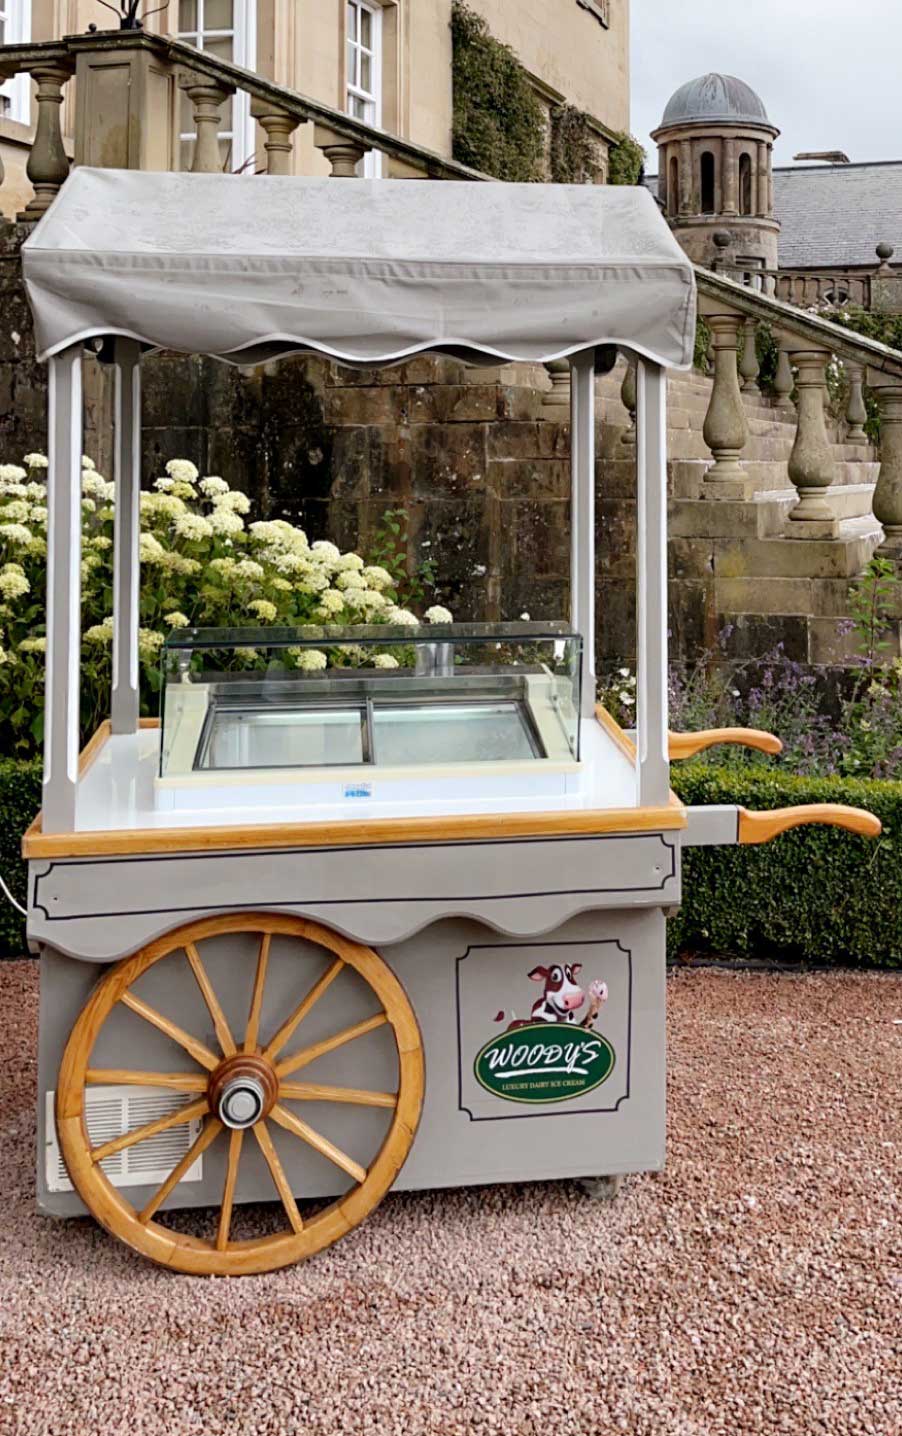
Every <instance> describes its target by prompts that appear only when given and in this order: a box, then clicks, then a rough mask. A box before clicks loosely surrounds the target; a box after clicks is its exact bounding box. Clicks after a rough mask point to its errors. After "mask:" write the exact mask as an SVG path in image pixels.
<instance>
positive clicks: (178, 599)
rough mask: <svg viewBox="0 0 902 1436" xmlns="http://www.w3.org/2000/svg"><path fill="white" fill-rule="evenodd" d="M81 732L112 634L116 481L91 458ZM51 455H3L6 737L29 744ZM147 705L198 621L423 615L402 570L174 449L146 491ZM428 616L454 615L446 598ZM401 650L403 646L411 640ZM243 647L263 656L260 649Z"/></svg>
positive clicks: (92, 717)
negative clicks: (264, 502)
mask: <svg viewBox="0 0 902 1436" xmlns="http://www.w3.org/2000/svg"><path fill="white" fill-rule="evenodd" d="M82 465H83V472H82V511H83V512H82V622H83V646H82V666H81V695H82V714H81V718H82V733H83V735H86V734H89V733H91V732H93V730H94V729H95V728H96V727H97V725H98V723H99V722H100V721H101V720H102V719H103V718H104V717H105V716H106V715H107V713H108V711H109V691H110V682H111V669H112V652H111V650H112V638H113V620H112V606H113V516H114V486H113V484H112V483H110V482H108V481H107V479H105V478H104V477H103V475H102V474H99V473H98V472H97V470H96V469H95V467H94V464H93V462H92V461H91V460H90V459H88V458H85V459H83V460H82ZM46 470H47V459H46V457H45V456H44V455H43V454H27V455H26V456H25V458H24V459H23V461H22V464H21V465H19V464H2V465H0V751H2V752H4V753H6V754H7V755H10V756H12V755H17V756H21V757H27V756H29V755H30V754H32V753H34V752H35V751H36V749H37V747H38V746H39V744H40V741H41V738H42V735H43V708H44V653H45V649H46V627H45V621H46V615H45V608H44V602H45V590H46V566H47V485H46ZM140 502H141V540H140V542H141V628H140V633H139V643H138V652H139V659H140V667H141V700H142V712H144V713H147V714H150V713H154V712H155V711H156V708H157V699H156V697H155V694H156V692H157V691H158V690H159V687H160V682H161V678H160V668H159V664H160V650H161V648H162V646H163V642H164V640H165V638H166V636H167V634H168V633H171V632H172V631H173V630H175V629H179V628H187V627H189V626H203V627H220V626H248V627H255V628H256V627H261V628H266V627H280V628H283V627H294V626H296V625H307V624H323V623H328V624H359V623H390V624H396V625H402V626H409V627H411V628H413V627H415V626H416V625H417V624H418V623H419V619H418V618H417V616H416V615H415V614H414V613H412V612H411V611H410V610H409V609H407V608H405V607H403V606H402V605H401V604H400V603H399V601H398V591H397V584H396V580H395V578H394V577H393V576H392V574H391V573H389V572H388V570H387V569H386V568H383V567H381V566H380V565H378V564H367V563H366V562H365V560H364V559H363V558H361V556H360V555H359V554H357V553H342V552H341V551H340V550H339V549H338V548H337V547H336V546H335V544H332V543H328V542H326V541H323V540H320V541H318V542H316V543H313V544H311V543H309V542H308V540H307V535H306V534H305V533H304V532H303V530H302V529H300V528H295V527H293V526H292V525H291V524H289V523H287V522H285V521H284V520H281V519H273V520H269V521H259V522H253V521H251V520H250V507H251V506H250V501H249V499H248V498H247V495H246V494H243V493H241V492H239V491H238V490H235V489H231V488H230V487H229V485H228V484H227V483H226V482H225V480H224V479H221V478H219V477H217V476H215V475H210V476H208V477H206V478H201V477H200V475H199V473H198V470H197V469H196V468H195V466H194V464H192V463H190V462H189V461H188V460H186V459H173V460H172V461H171V462H170V463H168V464H167V465H166V473H165V475H163V476H162V477H160V478H158V479H157V480H156V481H155V483H154V485H153V488H152V490H150V491H149V492H143V493H142V494H141V501H140ZM424 616H425V619H426V621H427V622H432V623H447V622H449V621H450V620H451V614H450V613H449V612H448V610H447V609H445V608H441V607H438V606H435V607H433V608H430V609H428V610H427V612H426V614H425V615H424ZM402 652H403V650H402ZM397 653H398V650H397V648H394V649H387V650H386V651H385V652H382V653H378V654H376V655H375V656H373V655H369V654H367V652H366V651H364V650H363V649H356V650H352V649H349V647H348V646H344V647H343V648H341V649H334V650H330V649H329V648H327V647H325V648H324V649H322V650H320V649H308V648H305V649H291V650H289V651H288V661H289V662H293V663H295V664H296V665H297V667H298V668H300V669H304V670H307V671H315V670H317V669H322V668H325V667H327V666H328V665H329V663H330V662H338V663H342V664H348V663H366V662H368V661H372V662H373V663H374V665H375V666H377V667H380V668H393V667H397V666H398V661H399V659H398V656H396V655H397ZM235 661H236V662H237V663H239V664H241V663H244V664H246V665H248V666H249V667H250V666H253V665H254V664H255V663H256V662H258V661H259V660H258V656H257V653H256V652H255V651H254V650H252V649H249V650H246V651H245V652H244V653H239V654H238V656H237V658H236V659H235Z"/></svg>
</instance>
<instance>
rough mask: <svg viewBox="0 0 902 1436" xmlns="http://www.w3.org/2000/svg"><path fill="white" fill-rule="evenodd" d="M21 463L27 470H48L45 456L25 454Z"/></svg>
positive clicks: (47, 460) (47, 461) (48, 464)
mask: <svg viewBox="0 0 902 1436" xmlns="http://www.w3.org/2000/svg"><path fill="white" fill-rule="evenodd" d="M22 463H23V464H25V465H26V466H27V467H28V468H29V469H48V468H49V467H50V460H49V459H48V458H47V455H46V454H26V455H25V458H24V459H23V460H22Z"/></svg>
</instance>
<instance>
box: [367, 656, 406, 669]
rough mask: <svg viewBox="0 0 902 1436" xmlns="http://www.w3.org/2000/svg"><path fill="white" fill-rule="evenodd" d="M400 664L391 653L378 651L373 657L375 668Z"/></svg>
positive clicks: (393, 666)
mask: <svg viewBox="0 0 902 1436" xmlns="http://www.w3.org/2000/svg"><path fill="white" fill-rule="evenodd" d="M399 666H400V665H399V663H398V660H397V658H393V657H392V655H391V654H390V653H377V654H376V657H375V658H374V659H373V667H374V668H398V667H399Z"/></svg>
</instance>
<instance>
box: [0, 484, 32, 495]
mask: <svg viewBox="0 0 902 1436" xmlns="http://www.w3.org/2000/svg"><path fill="white" fill-rule="evenodd" d="M0 497H3V498H8V499H13V498H16V499H27V498H28V485H27V484H17V483H16V482H15V481H14V480H13V479H4V480H2V481H0Z"/></svg>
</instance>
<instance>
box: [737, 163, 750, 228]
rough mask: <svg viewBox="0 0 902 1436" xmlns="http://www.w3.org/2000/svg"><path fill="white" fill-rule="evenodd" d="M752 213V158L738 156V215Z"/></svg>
mask: <svg viewBox="0 0 902 1436" xmlns="http://www.w3.org/2000/svg"><path fill="white" fill-rule="evenodd" d="M751 212H752V157H751V155H740V156H739V213H740V214H751Z"/></svg>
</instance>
